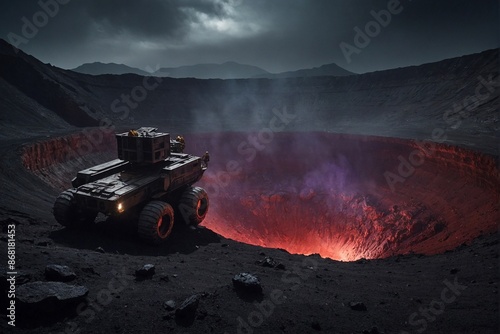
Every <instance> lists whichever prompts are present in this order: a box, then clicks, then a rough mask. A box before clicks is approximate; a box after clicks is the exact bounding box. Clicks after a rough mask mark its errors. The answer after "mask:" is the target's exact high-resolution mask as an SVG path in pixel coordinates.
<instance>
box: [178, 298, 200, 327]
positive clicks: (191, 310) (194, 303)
mask: <svg viewBox="0 0 500 334" xmlns="http://www.w3.org/2000/svg"><path fill="white" fill-rule="evenodd" d="M199 302H200V296H199V295H192V296H191V297H189V298H187V299H186V300H184V301H183V302H182V304H181V306H179V308H178V309H177V310H175V320H176V322H178V323H179V324H182V325H188V324H190V323H192V322H193V321H194V318H195V315H196V309H197V308H198V304H199Z"/></svg>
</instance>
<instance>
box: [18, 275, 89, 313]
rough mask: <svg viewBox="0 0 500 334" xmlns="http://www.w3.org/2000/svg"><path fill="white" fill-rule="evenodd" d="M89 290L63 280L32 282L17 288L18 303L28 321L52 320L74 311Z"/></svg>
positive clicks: (20, 310)
mask: <svg viewBox="0 0 500 334" xmlns="http://www.w3.org/2000/svg"><path fill="white" fill-rule="evenodd" d="M88 292H89V290H88V289H87V288H86V287H84V286H80V285H69V284H66V283H62V282H40V281H37V282H32V283H26V284H23V285H21V286H19V287H18V288H17V290H16V299H17V302H16V305H18V306H19V312H20V314H21V315H22V316H24V317H25V318H26V319H25V320H26V321H30V322H34V323H36V322H51V321H53V320H56V319H58V317H60V316H62V315H64V314H65V313H68V312H70V311H71V310H73V311H74V309H75V307H76V305H78V304H79V303H80V302H82V301H83V300H84V299H85V297H86V296H87V294H88Z"/></svg>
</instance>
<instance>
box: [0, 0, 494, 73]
mask: <svg viewBox="0 0 500 334" xmlns="http://www.w3.org/2000/svg"><path fill="white" fill-rule="evenodd" d="M397 2H398V1H397V0H136V1H128V0H127V1H123V0H40V1H38V0H31V1H29V0H16V1H2V4H1V5H0V8H1V10H0V37H1V38H3V39H5V40H7V41H10V42H13V43H14V44H16V45H17V46H18V47H19V48H20V49H22V50H23V51H25V52H27V53H29V54H31V55H33V56H35V57H36V58H38V59H40V60H41V61H43V62H48V63H51V64H53V65H55V66H59V67H62V68H74V67H77V66H79V65H81V64H83V63H87V62H94V61H100V62H114V63H123V64H127V65H129V66H134V67H138V68H141V69H146V68H148V67H149V68H152V69H155V68H156V67H158V66H160V67H175V66H181V65H192V64H198V63H223V62H225V61H236V62H240V63H244V64H251V65H256V66H259V67H262V68H263V69H265V70H267V71H270V72H274V73H276V72H282V71H288V70H296V69H300V68H311V67H316V66H320V65H322V64H327V63H332V62H334V63H337V64H338V65H339V66H342V67H344V68H345V69H348V70H350V71H353V72H357V73H362V72H367V71H374V70H380V69H386V68H394V67H401V66H407V65H415V64H422V63H426V62H430V61H437V60H441V59H445V58H450V57H455V56H460V55H464V54H470V53H475V52H480V51H483V50H487V49H492V48H498V47H499V29H500V28H499V27H500V23H499V8H498V7H499V6H498V0H400V2H399V5H397ZM43 3H46V4H47V5H46V6H42V4H43ZM54 4H58V6H57V7H58V8H56V6H55V5H54ZM43 7H45V8H46V9H43ZM388 7H389V9H390V10H391V11H392V12H393V13H392V14H390V18H389V17H388V16H387V15H385V16H384V14H387V13H391V12H390V11H387V10H388ZM372 11H374V12H375V13H380V16H381V19H379V20H382V24H380V23H375V18H374V16H373V14H372V13H373V12H372ZM381 11H382V12H381ZM45 12H48V14H45ZM371 21H373V22H371ZM370 22H371V23H370ZM33 23H34V24H35V25H38V26H39V27H35V28H36V29H37V30H38V31H35V32H33V30H30V29H29V27H28V26H29V25H30V24H33ZM356 27H357V28H358V31H362V32H363V33H366V31H365V29H366V28H368V29H369V31H368V33H369V35H368V38H369V40H368V41H367V40H366V39H365V40H363V38H362V37H359V36H358V40H357V46H356V43H355V42H356V41H355V35H356V34H357V32H356V31H355V28H356ZM23 28H24V29H23ZM370 29H371V30H370ZM370 35H371V36H372V37H370ZM341 45H343V48H342V47H341ZM354 48H356V49H354ZM342 49H344V51H342ZM346 54H347V55H348V56H347V57H346Z"/></svg>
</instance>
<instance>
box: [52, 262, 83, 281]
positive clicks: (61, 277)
mask: <svg viewBox="0 0 500 334" xmlns="http://www.w3.org/2000/svg"><path fill="white" fill-rule="evenodd" d="M45 277H46V278H47V279H48V280H49V281H57V282H69V281H72V280H74V279H75V278H76V274H75V273H74V272H73V271H72V270H71V269H70V268H69V267H68V266H61V265H58V264H49V265H48V266H46V267H45Z"/></svg>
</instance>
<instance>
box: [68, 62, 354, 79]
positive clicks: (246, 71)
mask: <svg viewBox="0 0 500 334" xmlns="http://www.w3.org/2000/svg"><path fill="white" fill-rule="evenodd" d="M72 71H75V72H79V73H85V74H91V75H101V74H127V73H134V74H138V75H144V76H146V75H155V76H161V77H170V78H196V79H248V78H269V79H275V78H293V77H313V76H346V75H352V74H355V73H352V72H349V71H347V70H345V69H343V68H342V67H340V66H338V65H337V64H333V63H332V64H327V65H323V66H320V67H315V68H312V69H302V70H297V71H288V72H283V73H269V72H268V71H266V70H264V69H262V68H260V67H257V66H252V65H245V64H239V63H236V62H232V61H229V62H225V63H222V64H197V65H189V66H180V67H163V68H160V69H159V70H157V71H156V72H154V73H149V72H146V71H143V70H141V69H138V68H134V67H130V66H127V65H123V64H115V63H108V64H104V63H100V62H95V63H86V64H83V65H81V66H78V67H77V68H74V69H72Z"/></svg>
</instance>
